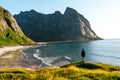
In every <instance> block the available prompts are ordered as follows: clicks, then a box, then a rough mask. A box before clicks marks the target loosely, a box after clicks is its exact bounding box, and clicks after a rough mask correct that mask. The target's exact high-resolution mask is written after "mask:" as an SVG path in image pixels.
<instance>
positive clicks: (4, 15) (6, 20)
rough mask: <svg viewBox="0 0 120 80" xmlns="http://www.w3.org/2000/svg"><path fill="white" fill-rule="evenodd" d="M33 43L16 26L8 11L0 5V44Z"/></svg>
mask: <svg viewBox="0 0 120 80" xmlns="http://www.w3.org/2000/svg"><path fill="white" fill-rule="evenodd" d="M24 44H34V42H33V41H32V40H30V39H29V38H28V37H26V36H25V35H24V34H23V32H22V31H21V30H20V29H19V28H18V26H17V23H16V21H15V20H14V19H13V17H12V15H11V14H10V12H9V11H7V10H5V9H4V8H2V7H1V6H0V46H13V45H24Z"/></svg>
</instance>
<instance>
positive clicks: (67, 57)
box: [64, 56, 72, 60]
mask: <svg viewBox="0 0 120 80" xmlns="http://www.w3.org/2000/svg"><path fill="white" fill-rule="evenodd" d="M64 57H65V58H66V59H68V60H72V59H71V58H70V57H68V56H64Z"/></svg>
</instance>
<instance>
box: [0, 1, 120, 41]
mask: <svg viewBox="0 0 120 80" xmlns="http://www.w3.org/2000/svg"><path fill="white" fill-rule="evenodd" d="M0 5H1V6H2V7H4V8H5V9H7V10H8V11H10V12H11V13H12V14H13V15H14V14H18V13H19V12H20V11H29V10H31V9H34V10H36V11H37V12H41V13H45V14H48V13H53V12H54V11H56V10H59V11H61V12H62V13H64V11H65V9H66V7H71V8H74V9H76V10H77V11H78V12H79V13H80V14H82V15H84V17H86V18H87V19H88V21H89V22H90V24H91V28H92V29H93V30H94V31H95V32H96V34H97V35H98V36H100V37H102V38H105V39H113V38H120V0H0Z"/></svg>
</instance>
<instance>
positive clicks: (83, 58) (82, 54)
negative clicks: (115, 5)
mask: <svg viewBox="0 0 120 80" xmlns="http://www.w3.org/2000/svg"><path fill="white" fill-rule="evenodd" d="M81 56H82V61H85V50H84V49H82V51H81Z"/></svg>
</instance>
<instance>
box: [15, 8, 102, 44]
mask: <svg viewBox="0 0 120 80" xmlns="http://www.w3.org/2000/svg"><path fill="white" fill-rule="evenodd" d="M14 18H15V19H16V20H17V22H18V24H19V26H20V27H21V29H22V30H23V32H24V33H25V34H26V35H27V36H28V37H30V38H31V39H33V40H34V41H38V42H39V41H44V42H46V41H85V40H97V39H100V38H99V37H98V36H97V35H96V34H95V32H94V31H93V30H92V29H91V27H90V23H89V21H88V20H87V19H86V18H85V17H84V16H83V15H81V14H79V13H78V12H77V11H76V10H74V9H72V8H69V7H67V9H66V10H65V13H64V14H61V12H59V11H56V12H55V13H53V14H42V13H38V12H36V11H35V10H31V11H25V12H21V13H20V14H17V15H14Z"/></svg>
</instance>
